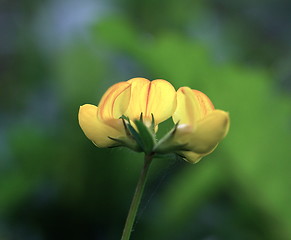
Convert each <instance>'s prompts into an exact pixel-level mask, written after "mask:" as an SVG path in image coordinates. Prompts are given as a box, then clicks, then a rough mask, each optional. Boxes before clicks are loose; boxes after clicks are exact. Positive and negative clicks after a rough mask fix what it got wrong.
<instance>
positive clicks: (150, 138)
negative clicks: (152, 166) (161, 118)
mask: <svg viewBox="0 0 291 240" xmlns="http://www.w3.org/2000/svg"><path fill="white" fill-rule="evenodd" d="M134 123H135V125H136V127H137V129H138V134H139V139H140V141H141V147H142V149H143V150H144V152H145V153H146V154H148V153H151V152H152V151H153V148H154V145H155V138H154V135H153V133H152V132H151V130H150V129H149V128H148V127H147V126H146V125H145V124H144V123H143V122H142V121H138V120H135V121H134Z"/></svg>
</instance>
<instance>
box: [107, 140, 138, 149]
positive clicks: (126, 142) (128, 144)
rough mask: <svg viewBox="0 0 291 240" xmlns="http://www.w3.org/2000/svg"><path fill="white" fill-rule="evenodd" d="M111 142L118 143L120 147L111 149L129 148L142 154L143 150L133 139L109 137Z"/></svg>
mask: <svg viewBox="0 0 291 240" xmlns="http://www.w3.org/2000/svg"><path fill="white" fill-rule="evenodd" d="M108 138H110V139H111V140H113V141H115V142H116V143H118V145H116V146H113V147H111V148H114V147H121V146H123V147H128V148H130V149H132V150H134V151H136V152H142V151H143V150H142V149H141V148H140V146H139V145H138V144H137V143H136V141H135V140H134V139H133V138H128V137H126V138H113V137H108Z"/></svg>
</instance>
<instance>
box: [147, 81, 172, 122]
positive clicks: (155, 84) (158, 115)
mask: <svg viewBox="0 0 291 240" xmlns="http://www.w3.org/2000/svg"><path fill="white" fill-rule="evenodd" d="M176 104H177V100H176V91H175V88H174V87H173V86H172V84H171V83H169V82H167V81H165V80H162V79H157V80H154V81H152V82H151V84H150V87H149V91H148V99H147V106H146V113H145V116H144V117H145V118H147V119H149V120H150V119H151V118H152V116H151V114H153V115H154V118H155V123H156V124H158V123H160V122H163V121H165V120H166V119H168V118H169V117H171V116H172V114H173V112H174V111H175V109H176Z"/></svg>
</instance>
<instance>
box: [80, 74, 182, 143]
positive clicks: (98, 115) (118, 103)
mask: <svg viewBox="0 0 291 240" xmlns="http://www.w3.org/2000/svg"><path fill="white" fill-rule="evenodd" d="M175 108H176V91H175V89H174V87H173V86H172V85H171V84H170V83H169V82H167V81H165V80H161V79H157V80H154V81H149V80H147V79H145V78H133V79H130V80H128V81H127V82H120V83H117V84H114V85H113V86H112V87H110V88H109V89H108V90H107V91H106V92H105V94H104V95H103V97H102V98H101V100H100V103H99V105H98V107H97V106H95V105H91V104H85V105H83V106H81V107H80V110H79V124H80V126H81V128H82V130H83V131H84V133H85V135H86V136H87V137H88V138H89V139H90V140H91V141H93V143H94V144H95V145H96V146H98V147H113V146H118V145H120V143H121V142H123V143H125V144H126V145H127V146H131V147H132V148H134V145H135V143H134V141H133V140H132V139H131V138H130V136H129V135H128V133H127V131H126V128H125V126H124V120H123V119H121V117H122V116H125V117H126V118H127V119H128V120H129V121H134V120H136V119H139V118H140V116H141V114H142V117H143V121H144V123H145V124H146V125H149V124H150V123H151V121H152V117H154V120H155V125H157V124H159V123H160V122H162V121H165V120H166V119H168V118H169V117H171V116H172V114H173V112H174V110H175ZM116 140H118V141H116Z"/></svg>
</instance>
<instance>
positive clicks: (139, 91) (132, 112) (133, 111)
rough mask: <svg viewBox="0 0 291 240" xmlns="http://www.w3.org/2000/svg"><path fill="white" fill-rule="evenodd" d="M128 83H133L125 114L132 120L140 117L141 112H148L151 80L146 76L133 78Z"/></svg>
mask: <svg viewBox="0 0 291 240" xmlns="http://www.w3.org/2000/svg"><path fill="white" fill-rule="evenodd" d="M127 83H129V84H130V85H131V96H130V102H129V105H128V108H127V111H126V113H125V116H127V117H129V118H130V119H131V120H134V119H139V118H140V114H141V113H143V115H145V114H146V106H147V99H148V93H149V88H150V81H149V80H147V79H145V78H132V79H130V80H128V81H127Z"/></svg>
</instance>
